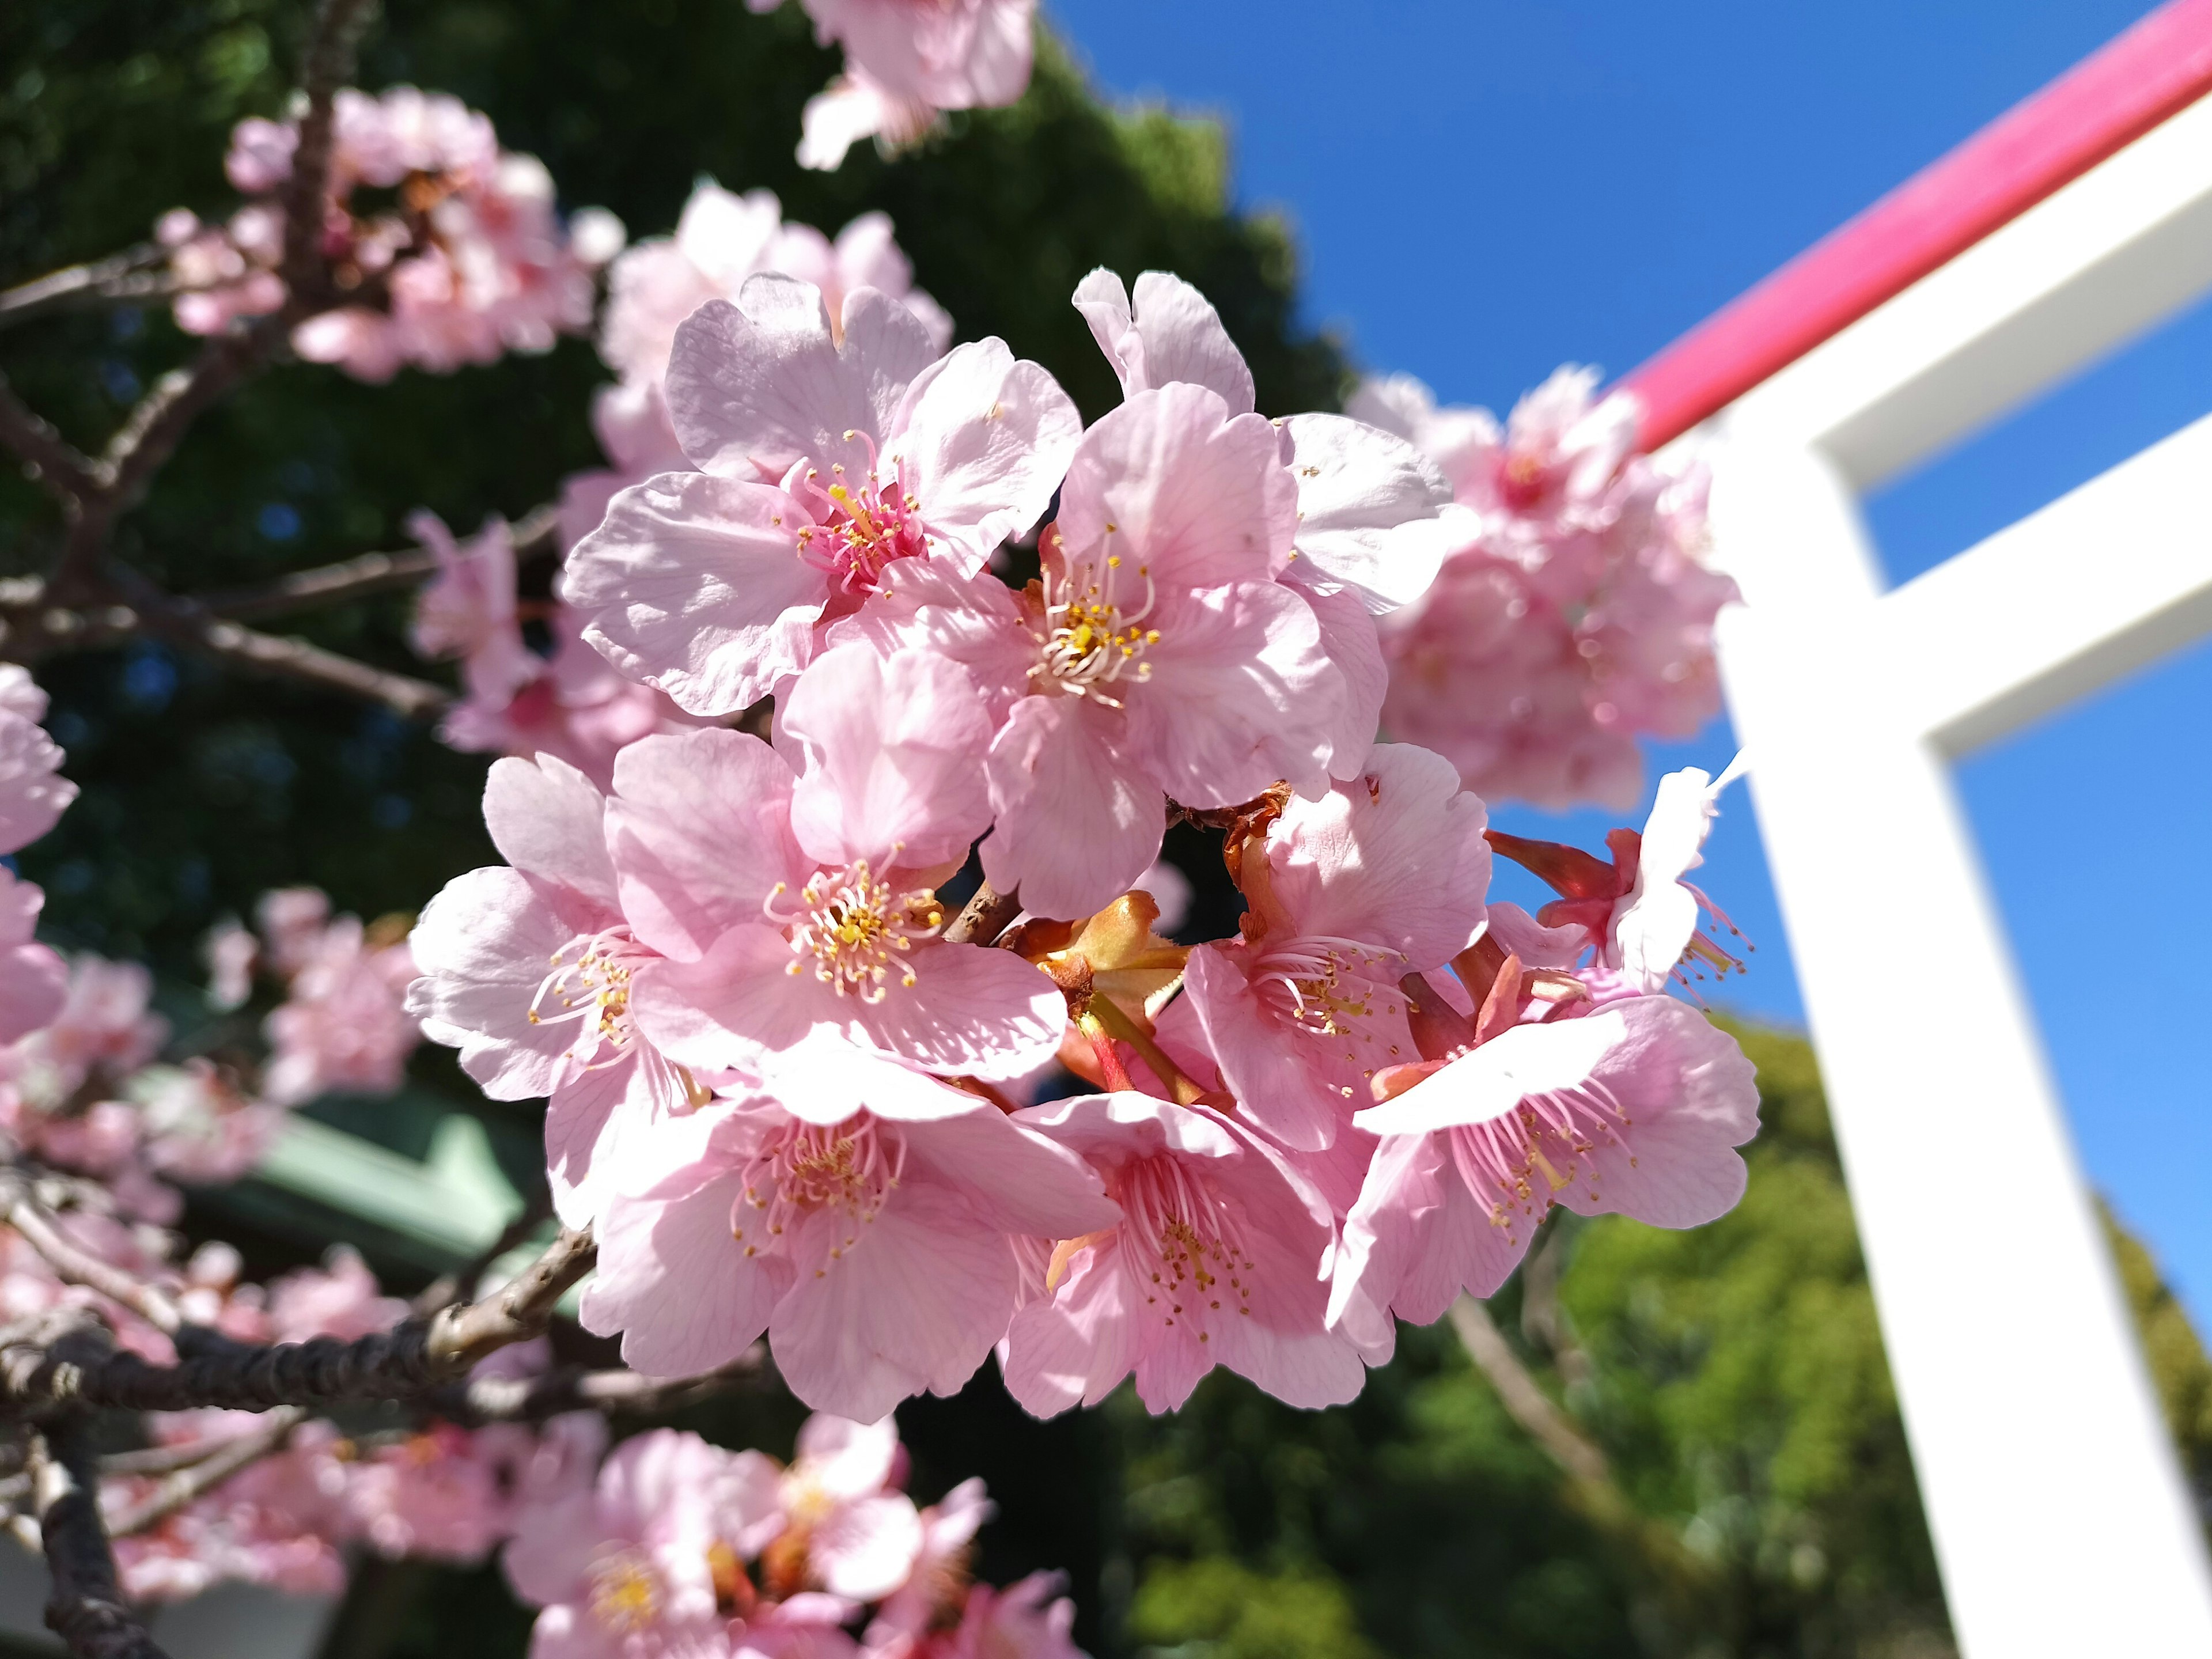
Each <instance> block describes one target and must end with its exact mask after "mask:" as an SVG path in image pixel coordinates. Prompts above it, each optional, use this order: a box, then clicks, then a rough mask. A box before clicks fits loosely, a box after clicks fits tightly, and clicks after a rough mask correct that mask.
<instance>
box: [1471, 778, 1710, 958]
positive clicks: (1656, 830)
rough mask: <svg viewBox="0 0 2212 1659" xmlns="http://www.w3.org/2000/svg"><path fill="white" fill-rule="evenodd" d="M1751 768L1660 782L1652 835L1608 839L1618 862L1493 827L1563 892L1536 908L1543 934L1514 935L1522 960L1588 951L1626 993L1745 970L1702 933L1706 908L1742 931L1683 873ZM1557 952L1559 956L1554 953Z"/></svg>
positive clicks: (1699, 855) (1523, 861)
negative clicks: (1727, 793) (1731, 788)
mask: <svg viewBox="0 0 2212 1659" xmlns="http://www.w3.org/2000/svg"><path fill="white" fill-rule="evenodd" d="M1744 769H1745V758H1744V757H1743V756H1741V755H1739V756H1738V757H1736V759H1735V762H1734V763H1731V764H1730V765H1729V768H1728V769H1727V770H1726V771H1724V772H1723V773H1722V774H1721V775H1720V777H1719V778H1718V779H1717V780H1715V779H1713V778H1712V777H1711V776H1710V775H1708V774H1707V773H1705V772H1704V771H1702V770H1701V769H1699V768H1697V767H1694V766H1692V767H1686V768H1685V769H1683V770H1681V771H1679V772H1669V773H1668V775H1666V776H1665V777H1663V778H1662V779H1661V780H1660V781H1659V788H1658V791H1657V794H1656V798H1655V799H1654V800H1653V802H1652V806H1651V814H1650V817H1649V818H1648V819H1646V820H1645V822H1644V829H1643V832H1642V833H1641V834H1640V835H1639V834H1638V832H1637V831H1635V830H1633V829H1615V830H1613V832H1612V833H1611V834H1610V835H1608V836H1607V837H1606V842H1607V849H1608V850H1609V851H1610V852H1611V854H1612V855H1613V856H1612V858H1611V859H1610V860H1603V859H1599V858H1596V857H1595V856H1594V855H1592V854H1588V853H1584V852H1583V851H1581V850H1580V849H1579V848H1572V847H1566V846H1562V845H1561V844H1559V842H1543V841H1531V840H1528V839H1527V838H1525V837H1523V836H1508V835H1504V834H1501V833H1498V832H1495V831H1493V832H1492V835H1491V836H1490V840H1491V844H1492V846H1493V847H1494V848H1497V850H1498V852H1499V853H1500V854H1503V855H1504V856H1505V857H1507V858H1510V859H1511V860H1514V861H1515V862H1516V863H1517V864H1520V865H1522V866H1525V867H1527V868H1528V869H1529V870H1530V871H1532V872H1534V873H1535V874H1536V875H1538V876H1540V877H1541V878H1543V879H1544V880H1545V881H1546V882H1547V883H1549V884H1551V886H1552V887H1553V890H1556V891H1557V892H1558V893H1559V895H1560V896H1559V898H1557V899H1555V900H1553V902H1550V903H1548V904H1547V905H1545V906H1544V908H1542V909H1541V910H1540V911H1539V912H1537V915H1536V917H1535V919H1534V927H1537V928H1538V929H1539V930H1541V932H1540V933H1539V934H1537V935H1531V934H1529V933H1522V934H1521V936H1520V941H1521V942H1515V941H1509V942H1508V943H1509V947H1510V948H1512V949H1515V950H1516V951H1520V952H1521V953H1522V956H1523V959H1524V960H1527V961H1530V962H1537V961H1539V960H1540V956H1541V963H1542V965H1546V966H1553V965H1556V966H1562V967H1564V966H1568V965H1570V964H1571V963H1575V962H1576V961H1577V960H1578V959H1582V958H1584V957H1587V961H1588V964H1589V975H1590V976H1592V977H1593V978H1594V979H1595V978H1597V977H1600V976H1602V977H1604V978H1606V979H1607V980H1608V981H1617V982H1618V984H1619V985H1620V987H1622V988H1623V989H1624V990H1626V991H1632V992H1645V993H1648V992H1654V991H1661V990H1664V989H1665V988H1666V987H1667V984H1668V981H1670V980H1674V981H1682V982H1685V983H1686V982H1687V981H1688V980H1689V978H1690V975H1691V974H1692V972H1693V971H1696V972H1702V971H1704V970H1706V969H1710V970H1711V971H1712V972H1713V973H1715V974H1716V975H1726V974H1728V973H1730V972H1740V971H1741V969H1742V963H1740V962H1739V961H1738V960H1737V959H1736V958H1735V957H1734V956H1732V955H1730V954H1729V951H1728V948H1727V947H1726V946H1725V945H1722V944H1721V943H1720V941H1719V940H1718V939H1717V938H1715V937H1713V936H1712V935H1711V934H1708V933H1705V932H1703V931H1701V930H1700V928H1699V917H1700V913H1702V914H1703V915H1706V916H1710V917H1711V919H1712V921H1714V922H1715V924H1716V925H1717V927H1725V928H1727V929H1728V930H1729V932H1730V933H1735V931H1736V930H1735V925H1734V924H1733V923H1731V922H1730V921H1729V919H1728V917H1727V916H1726V915H1723V913H1722V912H1721V911H1720V910H1719V909H1718V908H1717V907H1716V906H1715V905H1714V903H1713V902H1712V901H1711V899H1709V898H1707V897H1706V896H1705V894H1704V893H1703V892H1702V891H1700V890H1699V889H1698V888H1696V887H1694V886H1692V884H1690V883H1688V882H1686V881H1685V880H1683V879H1682V878H1683V876H1684V875H1685V874H1686V872H1689V871H1691V870H1692V869H1695V868H1696V867H1697V866H1699V864H1701V863H1703V862H1704V861H1705V859H1704V854H1703V852H1702V851H1701V850H1700V849H1701V848H1703V847H1704V845H1705V836H1707V834H1708V833H1710V831H1711V828H1712V821H1713V818H1714V817H1715V816H1716V815H1717V813H1718V812H1719V810H1720V808H1719V804H1718V803H1719V799H1720V793H1721V791H1722V790H1723V789H1724V788H1726V787H1728V785H1729V783H1730V782H1731V781H1733V780H1734V779H1735V778H1736V777H1737V776H1738V775H1741V772H1742V771H1743V770H1744ZM1555 957H1556V960H1555V959H1554V958H1555Z"/></svg>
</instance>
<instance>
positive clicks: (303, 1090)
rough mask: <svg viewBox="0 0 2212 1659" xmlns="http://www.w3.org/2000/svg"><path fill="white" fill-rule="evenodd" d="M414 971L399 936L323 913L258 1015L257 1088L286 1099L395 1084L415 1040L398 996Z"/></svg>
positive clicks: (287, 1102) (374, 1090)
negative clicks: (267, 1008) (277, 993)
mask: <svg viewBox="0 0 2212 1659" xmlns="http://www.w3.org/2000/svg"><path fill="white" fill-rule="evenodd" d="M414 977H415V962H414V958H413V957H411V956H410V955H409V954H408V950H407V945H406V942H405V940H404V939H391V940H388V941H386V940H380V939H375V938H373V937H372V936H371V935H370V933H369V930H368V928H367V927H364V926H363V925H362V921H361V918H360V917H358V916H339V917H337V919H336V920H335V921H331V923H330V924H329V926H328V927H326V928H325V930H324V932H323V934H322V937H321V938H320V939H317V940H316V941H315V943H314V945H313V948H312V950H311V951H310V952H309V954H308V956H307V960H306V961H305V962H304V963H302V964H301V966H300V968H299V969H297V970H296V971H295V973H294V974H293V975H292V977H291V984H290V986H289V988H288V989H287V991H286V993H285V996H284V1000H283V1002H282V1003H281V1004H279V1005H278V1006H276V1008H275V1009H274V1010H272V1011H271V1012H270V1015H269V1018H268V1019H267V1020H266V1021H265V1022H264V1026H263V1029H264V1031H265V1032H266V1034H267V1036H268V1038H269V1045H270V1049H271V1051H272V1052H271V1054H270V1060H269V1066H268V1070H267V1073H266V1074H265V1075H264V1078H263V1080H262V1092H263V1093H264V1096H266V1097H267V1098H268V1099H269V1100H270V1101H272V1102H274V1103H276V1104H277V1105H280V1106H292V1105H297V1104H299V1103H301V1102H302V1101H307V1100H312V1099H313V1098H314V1097H316V1096H318V1095H320V1094H325V1093H328V1092H329V1091H331V1090H334V1089H336V1090H350V1091H355V1092H357V1093H362V1094H389V1093H391V1092H392V1091H393V1090H394V1089H397V1088H398V1086H399V1085H400V1082H401V1080H402V1079H404V1077H405V1075H406V1066H407V1056H408V1055H409V1054H410V1053H412V1052H413V1051H414V1048H415V1045H416V1042H419V1041H420V1040H421V1039H420V1034H419V1033H418V1032H417V1031H416V1029H415V1026H414V1024H413V1022H412V1021H410V1019H409V1018H408V1017H407V1012H406V1006H405V1001H404V998H405V994H406V989H407V986H408V983H409V981H411V980H412V979H413V978H414Z"/></svg>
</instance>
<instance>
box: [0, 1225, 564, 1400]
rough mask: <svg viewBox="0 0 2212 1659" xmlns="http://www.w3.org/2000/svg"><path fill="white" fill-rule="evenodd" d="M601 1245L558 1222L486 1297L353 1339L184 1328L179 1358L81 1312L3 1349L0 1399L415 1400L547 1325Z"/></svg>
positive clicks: (0, 1364) (456, 1378) (180, 1333)
mask: <svg viewBox="0 0 2212 1659" xmlns="http://www.w3.org/2000/svg"><path fill="white" fill-rule="evenodd" d="M595 1254H596V1252H595V1247H594V1246H593V1244H592V1236H591V1234H590V1232H589V1231H570V1230H563V1231H562V1234H561V1236H560V1237H558V1238H556V1239H555V1240H554V1241H553V1243H551V1244H550V1246H548V1247H547V1249H546V1251H545V1253H544V1255H541V1256H540V1257H539V1258H538V1260H537V1261H534V1262H532V1264H531V1265H530V1266H529V1267H526V1268H525V1269H524V1270H523V1271H522V1272H521V1273H519V1274H518V1275H516V1277H515V1278H514V1279H513V1280H512V1281H511V1282H509V1283H508V1284H507V1285H503V1286H501V1288H500V1289H499V1290H498V1291H495V1292H494V1293H493V1294H492V1295H490V1296H489V1297H485V1298H484V1299H483V1301H481V1302H476V1303H469V1304H459V1305H457V1306H453V1307H450V1308H447V1309H445V1310H442V1311H441V1312H440V1313H438V1314H436V1315H435V1316H432V1317H430V1318H428V1319H427V1320H426V1319H410V1320H406V1321H404V1322H402V1323H400V1324H399V1325H398V1326H396V1327H395V1328H392V1329H391V1330H389V1331H384V1332H380V1333H378V1334H375V1335H374V1336H365V1337H362V1338H359V1339H358V1340H355V1341H351V1342H342V1341H339V1340H337V1339H336V1338H335V1337H326V1336H325V1337H316V1338H314V1339H313V1340H309V1341H307V1342H280V1343H273V1344H266V1345H254V1344H247V1343H240V1342H234V1341H233V1340H230V1339H229V1338H228V1337H224V1336H222V1335H220V1334H216V1333H215V1332H211V1331H205V1330H202V1329H200V1328H198V1327H196V1326H190V1325H188V1326H185V1328H183V1329H181V1330H180V1331H179V1332H178V1334H177V1338H176V1342H177V1348H178V1356H179V1357H178V1360H177V1363H176V1364H173V1365H155V1364H149V1363H148V1362H147V1361H145V1360H143V1359H141V1358H139V1357H138V1356H137V1354H134V1353H127V1352H117V1351H116V1350H115V1349H114V1348H113V1346H112V1344H111V1343H110V1342H109V1341H108V1340H107V1334H106V1330H105V1328H102V1327H100V1325H99V1324H98V1323H97V1322H94V1320H93V1319H92V1318H91V1316H89V1315H88V1314H80V1315H79V1316H78V1322H77V1323H76V1325H75V1326H74V1328H69V1329H67V1330H65V1331H64V1333H63V1334H61V1335H59V1336H58V1337H56V1338H55V1339H54V1340H52V1341H49V1342H46V1343H41V1344H33V1343H28V1342H26V1343H21V1344H19V1345H16V1346H10V1347H9V1348H8V1349H6V1350H5V1351H0V1403H4V1404H5V1405H6V1406H8V1407H13V1408H14V1409H15V1410H16V1411H18V1412H41V1411H47V1410H51V1409H53V1408H55V1407H70V1406H112V1407H121V1408H123V1409H125V1410H130V1411H189V1410H192V1409H194V1408H196V1407H203V1406H219V1407H228V1408H229V1409H232V1410H243V1411H266V1410H268V1409H270V1407H276V1406H319V1405H335V1404H337V1403H340V1402H342V1401H375V1400H411V1399H416V1398H418V1397H420V1396H421V1395H426V1394H428V1393H431V1392H433V1391H434V1390H435V1389H439V1388H441V1387H443V1386H444V1385H446V1384H447V1383H452V1382H454V1381H456V1380H458V1379H459V1378H460V1377H462V1376H465V1375H467V1373H468V1371H469V1370H470V1368H471V1366H473V1365H475V1364H476V1363H477V1361H478V1360H480V1359H483V1358H485V1357H486V1356H487V1355H489V1354H491V1353H493V1352H496V1351H497V1350H499V1349H501V1348H503V1347H506V1346H507V1345H508V1344H510V1343H514V1342H521V1341H526V1340H529V1339H530V1338H532V1337H534V1336H538V1335H539V1334H542V1333H543V1332H544V1329H545V1327H546V1326H547V1324H548V1323H550V1321H551V1319H552V1316H553V1310H554V1308H555V1307H556V1305H557V1304H559V1302H560V1300H561V1297H562V1295H563V1294H565V1293H566V1292H567V1291H568V1288H569V1286H571V1285H574V1284H575V1283H576V1281H577V1280H578V1279H581V1278H582V1277H583V1276H584V1275H585V1274H586V1273H589V1272H590V1271H591V1268H592V1261H593V1260H594V1259H595Z"/></svg>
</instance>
